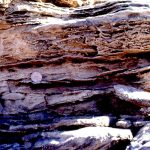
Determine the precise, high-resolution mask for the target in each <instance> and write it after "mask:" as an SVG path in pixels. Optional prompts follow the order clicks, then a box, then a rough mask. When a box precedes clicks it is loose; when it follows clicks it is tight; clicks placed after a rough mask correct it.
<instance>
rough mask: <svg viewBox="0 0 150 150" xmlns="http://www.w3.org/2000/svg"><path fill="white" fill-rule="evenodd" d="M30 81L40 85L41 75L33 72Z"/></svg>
mask: <svg viewBox="0 0 150 150" xmlns="http://www.w3.org/2000/svg"><path fill="white" fill-rule="evenodd" d="M31 80H32V81H33V82H34V83H40V82H41V81H42V75H41V73H39V72H33V73H32V74H31Z"/></svg>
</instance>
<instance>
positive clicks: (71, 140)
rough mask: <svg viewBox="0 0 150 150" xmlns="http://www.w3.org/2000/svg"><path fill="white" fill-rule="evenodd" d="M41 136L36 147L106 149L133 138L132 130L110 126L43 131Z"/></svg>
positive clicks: (73, 149)
mask: <svg viewBox="0 0 150 150" xmlns="http://www.w3.org/2000/svg"><path fill="white" fill-rule="evenodd" d="M41 136H42V140H39V141H37V142H36V143H35V145H34V148H47V149H52V150H53V149H57V150H62V149H66V150H69V149H72V150H75V149H84V150H96V149H104V150H106V149H108V148H110V147H112V146H113V145H115V144H116V143H118V142H119V141H124V140H131V139H132V133H131V131H130V130H128V129H115V128H109V127H86V128H81V129H78V130H72V131H63V132H43V133H42V134H41Z"/></svg>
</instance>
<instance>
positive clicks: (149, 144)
mask: <svg viewBox="0 0 150 150" xmlns="http://www.w3.org/2000/svg"><path fill="white" fill-rule="evenodd" d="M135 149H137V150H138V149H139V150H140V149H142V150H148V149H150V124H147V125H145V126H144V127H143V128H142V129H141V130H140V131H139V132H138V133H137V135H136V136H135V137H134V139H133V140H132V141H131V144H130V146H128V147H127V149H126V150H135Z"/></svg>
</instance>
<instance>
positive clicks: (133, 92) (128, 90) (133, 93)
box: [114, 85, 150, 107]
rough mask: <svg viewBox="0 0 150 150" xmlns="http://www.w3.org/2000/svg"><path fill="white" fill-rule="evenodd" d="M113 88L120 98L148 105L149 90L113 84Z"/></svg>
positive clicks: (149, 98) (142, 105) (143, 105)
mask: <svg viewBox="0 0 150 150" xmlns="http://www.w3.org/2000/svg"><path fill="white" fill-rule="evenodd" d="M114 89H115V94H116V95H117V96H118V97H119V98H120V99H122V100H125V101H128V102H131V103H133V104H135V105H138V106H141V107H150V92H146V91H143V90H140V89H137V88H134V87H131V86H125V85H115V86H114Z"/></svg>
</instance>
